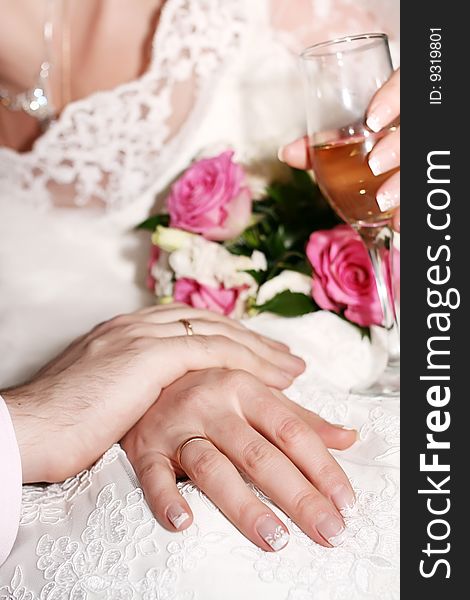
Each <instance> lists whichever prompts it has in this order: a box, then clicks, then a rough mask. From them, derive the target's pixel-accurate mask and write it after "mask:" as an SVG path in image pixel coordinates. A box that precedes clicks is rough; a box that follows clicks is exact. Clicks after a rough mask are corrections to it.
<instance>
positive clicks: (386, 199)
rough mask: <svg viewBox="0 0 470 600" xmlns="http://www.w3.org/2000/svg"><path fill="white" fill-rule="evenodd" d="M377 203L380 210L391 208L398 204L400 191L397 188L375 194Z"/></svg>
mask: <svg viewBox="0 0 470 600" xmlns="http://www.w3.org/2000/svg"><path fill="white" fill-rule="evenodd" d="M377 204H378V205H379V208H380V210H381V211H382V212H386V211H387V210H392V208H396V207H397V206H399V205H400V192H399V191H398V190H383V191H381V192H379V193H378V194H377Z"/></svg>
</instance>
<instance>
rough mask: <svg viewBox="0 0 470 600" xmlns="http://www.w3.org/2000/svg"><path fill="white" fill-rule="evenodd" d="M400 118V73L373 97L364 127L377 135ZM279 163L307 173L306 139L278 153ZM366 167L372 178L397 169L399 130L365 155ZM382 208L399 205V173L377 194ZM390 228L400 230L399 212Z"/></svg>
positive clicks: (390, 134) (308, 167)
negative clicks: (284, 163) (370, 171)
mask: <svg viewBox="0 0 470 600" xmlns="http://www.w3.org/2000/svg"><path fill="white" fill-rule="evenodd" d="M399 115H400V69H398V70H397V71H395V73H394V74H393V75H392V77H391V78H390V79H389V80H388V81H387V83H386V84H385V85H384V86H383V87H382V88H381V89H380V90H379V91H378V92H377V93H376V94H375V96H374V97H373V98H372V101H371V103H370V105H369V109H368V111H367V115H366V123H367V125H368V127H369V128H370V129H372V131H375V132H378V131H380V130H382V129H383V128H384V127H386V126H387V125H389V124H390V123H391V122H393V121H395V120H396V119H397V117H399ZM279 159H280V160H282V161H283V162H286V163H287V164H289V165H290V166H291V167H295V168H296V169H310V168H311V164H310V158H309V144H308V138H307V137H303V138H300V139H298V140H295V141H294V142H292V143H291V144H288V145H287V146H284V147H283V148H281V149H280V150H279ZM369 166H370V168H371V170H372V172H373V173H374V175H380V174H381V173H385V172H387V171H390V170H391V169H395V168H396V167H399V166H400V127H397V129H396V130H395V131H393V132H391V133H388V134H387V135H386V136H384V137H383V138H382V139H381V140H380V142H378V143H377V144H376V145H375V146H374V148H373V149H372V151H371V153H370V154H369ZM377 197H378V198H379V197H380V202H379V204H380V203H381V204H382V205H383V206H385V205H388V206H397V207H399V204H400V172H398V173H395V174H394V175H392V176H391V177H390V178H389V179H387V181H386V182H385V183H384V184H382V186H381V187H380V188H379V190H378V192H377ZM393 226H394V228H395V229H396V230H397V231H399V230H400V208H397V210H396V212H395V216H394V219H393Z"/></svg>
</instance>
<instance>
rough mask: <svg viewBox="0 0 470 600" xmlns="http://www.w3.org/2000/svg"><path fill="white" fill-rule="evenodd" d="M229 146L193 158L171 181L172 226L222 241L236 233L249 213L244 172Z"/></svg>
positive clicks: (249, 195)
mask: <svg viewBox="0 0 470 600" xmlns="http://www.w3.org/2000/svg"><path fill="white" fill-rule="evenodd" d="M232 158H233V152H232V151H231V150H228V151H227V152H223V153H222V154H220V155H219V156H216V157H214V158H205V159H202V160H199V161H197V162H195V163H194V164H193V165H191V166H190V167H189V168H188V169H187V171H186V172H185V173H184V174H183V175H182V176H181V177H180V178H179V179H178V180H177V181H176V182H175V183H174V184H173V186H172V188H171V192H170V196H169V198H168V212H169V213H170V225H171V227H177V228H179V229H184V230H186V231H192V232H194V233H200V234H202V235H203V236H204V237H205V238H207V239H208V240H215V241H222V240H228V239H231V238H234V237H236V236H237V235H239V234H240V233H241V232H242V231H243V230H244V229H245V228H246V227H247V225H248V223H249V221H250V217H251V203H252V198H251V192H250V190H249V189H248V187H247V186H246V184H245V173H244V171H243V169H242V167H241V166H240V165H238V164H237V163H235V162H233V160H232Z"/></svg>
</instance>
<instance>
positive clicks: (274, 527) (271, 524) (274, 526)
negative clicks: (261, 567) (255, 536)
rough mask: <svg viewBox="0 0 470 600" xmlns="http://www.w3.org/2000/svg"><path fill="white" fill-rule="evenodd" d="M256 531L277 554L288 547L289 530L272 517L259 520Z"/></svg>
mask: <svg viewBox="0 0 470 600" xmlns="http://www.w3.org/2000/svg"><path fill="white" fill-rule="evenodd" d="M256 531H257V532H258V533H259V535H260V536H261V537H262V538H263V540H264V541H265V542H266V543H267V544H268V545H269V546H270V547H271V548H272V549H273V550H274V551H275V552H277V551H278V550H281V549H282V548H284V546H287V543H288V542H289V533H288V531H287V529H286V528H285V527H283V526H282V525H281V524H280V523H279V521H276V520H275V519H273V518H272V517H271V515H264V516H262V517H260V518H259V519H258V521H257V523H256Z"/></svg>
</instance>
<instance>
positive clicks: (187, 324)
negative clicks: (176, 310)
mask: <svg viewBox="0 0 470 600" xmlns="http://www.w3.org/2000/svg"><path fill="white" fill-rule="evenodd" d="M179 321H180V323H183V325H184V328H185V329H186V335H194V331H193V326H192V325H191V323H190V321H188V319H180V320H179Z"/></svg>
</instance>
